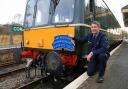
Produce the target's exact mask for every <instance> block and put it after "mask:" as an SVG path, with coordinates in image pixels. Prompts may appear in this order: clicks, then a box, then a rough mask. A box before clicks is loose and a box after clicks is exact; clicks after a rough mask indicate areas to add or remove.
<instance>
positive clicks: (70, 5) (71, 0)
mask: <svg viewBox="0 0 128 89" xmlns="http://www.w3.org/2000/svg"><path fill="white" fill-rule="evenodd" d="M74 4H75V0H60V1H59V3H58V5H57V6H56V8H55V13H54V15H53V18H52V23H69V22H72V21H73V16H74Z"/></svg>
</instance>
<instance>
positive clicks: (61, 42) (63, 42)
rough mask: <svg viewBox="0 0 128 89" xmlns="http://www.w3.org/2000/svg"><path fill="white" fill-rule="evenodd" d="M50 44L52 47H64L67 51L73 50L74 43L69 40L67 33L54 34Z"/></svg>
mask: <svg viewBox="0 0 128 89" xmlns="http://www.w3.org/2000/svg"><path fill="white" fill-rule="evenodd" d="M52 46H53V49H58V48H65V49H67V50H68V51H73V50H74V47H75V45H74V43H73V42H72V41H71V39H70V37H69V36H68V35H57V36H55V37H54V42H53V44H52Z"/></svg>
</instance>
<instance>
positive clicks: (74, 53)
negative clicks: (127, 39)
mask: <svg viewBox="0 0 128 89" xmlns="http://www.w3.org/2000/svg"><path fill="white" fill-rule="evenodd" d="M94 20H96V21H99V22H100V23H101V31H103V32H104V33H105V34H106V35H107V37H108V40H109V43H110V48H111V47H112V46H113V45H115V44H116V43H118V42H120V41H121V40H122V33H121V31H120V30H119V29H118V28H120V25H119V23H118V21H117V20H116V18H115V17H114V15H113V13H112V12H111V11H110V9H109V8H108V6H107V4H106V3H105V1H104V0H27V4H26V12H25V19H24V30H23V48H24V51H23V52H22V56H23V57H26V58H29V59H31V60H32V61H36V63H37V64H38V62H40V63H39V64H40V66H41V68H42V70H43V71H44V72H45V73H46V74H50V75H54V76H60V75H62V76H63V75H65V74H66V72H68V71H72V70H73V69H74V68H76V67H78V66H81V65H82V64H81V63H83V62H80V61H81V60H84V61H85V59H82V56H83V55H86V53H87V44H80V43H78V42H73V41H71V40H70V39H69V36H68V35H73V36H74V37H76V38H79V39H82V38H83V37H84V36H85V35H86V34H88V32H90V23H91V22H92V21H94ZM29 62H30V61H29ZM28 65H29V64H28Z"/></svg>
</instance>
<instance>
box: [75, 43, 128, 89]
mask: <svg viewBox="0 0 128 89" xmlns="http://www.w3.org/2000/svg"><path fill="white" fill-rule="evenodd" d="M97 76H98V74H96V75H94V76H93V77H89V78H88V79H87V80H86V81H84V82H83V83H82V84H81V85H80V86H79V87H78V88H77V89H128V44H126V43H122V45H121V46H120V48H119V49H118V50H116V52H115V53H114V54H113V55H112V56H111V57H110V58H109V60H108V63H107V68H106V74H105V76H104V78H105V80H104V82H103V83H96V79H97Z"/></svg>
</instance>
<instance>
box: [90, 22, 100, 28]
mask: <svg viewBox="0 0 128 89" xmlns="http://www.w3.org/2000/svg"><path fill="white" fill-rule="evenodd" d="M91 24H96V25H97V26H98V27H100V23H99V22H98V21H93V22H92V23H91Z"/></svg>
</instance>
